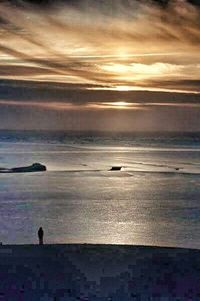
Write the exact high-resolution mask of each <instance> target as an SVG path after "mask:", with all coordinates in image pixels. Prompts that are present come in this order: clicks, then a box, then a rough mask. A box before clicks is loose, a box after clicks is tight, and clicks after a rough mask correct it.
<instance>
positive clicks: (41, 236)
mask: <svg viewBox="0 0 200 301" xmlns="http://www.w3.org/2000/svg"><path fill="white" fill-rule="evenodd" d="M43 236H44V231H43V229H42V227H40V228H39V230H38V239H39V245H43Z"/></svg>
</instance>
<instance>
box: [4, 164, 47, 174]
mask: <svg viewBox="0 0 200 301" xmlns="http://www.w3.org/2000/svg"><path fill="white" fill-rule="evenodd" d="M46 170H47V168H46V166H45V165H42V164H40V163H33V164H32V165H30V166H23V167H13V168H0V173H20V172H38V171H46Z"/></svg>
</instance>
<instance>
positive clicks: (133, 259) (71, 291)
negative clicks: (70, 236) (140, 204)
mask: <svg viewBox="0 0 200 301" xmlns="http://www.w3.org/2000/svg"><path fill="white" fill-rule="evenodd" d="M0 300H6V301H7V300H9V301H16V300H18V301H19V300H20V301H33V300H34V301H38V300H41V301H44V300H49V301H50V300H51V301H61V300H63V301H64V300H65V301H68V300H70V301H71V300H91V301H93V300H94V301H96V300H113V301H114V300H116V301H117V300H122V301H123V300H125V301H126V300H138V301H140V300H141V301H142V300H145V301H146V300H163V301H164V300H165V301H166V300H173V301H175V300H181V301H182V300H187V301H189V300H195V301H198V300H200V250H189V249H178V248H161V247H142V246H119V245H79V244H77V245H43V246H37V245H15V246H14V245H3V246H0Z"/></svg>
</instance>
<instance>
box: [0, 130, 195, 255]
mask: <svg viewBox="0 0 200 301" xmlns="http://www.w3.org/2000/svg"><path fill="white" fill-rule="evenodd" d="M36 162H37V163H41V164H44V165H46V167H47V171H46V172H35V173H15V174H14V173H13V174H12V173H9V174H8V173H7V174H6V173H1V174H0V242H2V243H3V244H32V243H34V244H35V243H38V237H37V231H38V228H39V227H42V228H43V229H44V242H45V243H47V244H51V243H94V244H129V245H154V246H169V247H189V248H198V249H200V133H100V132H98V133H96V132H65V131H56V132H54V131H28V130H27V131H10V130H1V131H0V167H2V168H12V167H20V166H28V165H31V164H32V163H36ZM113 166H117V167H121V170H118V171H111V170H110V169H111V168H112V167H113Z"/></svg>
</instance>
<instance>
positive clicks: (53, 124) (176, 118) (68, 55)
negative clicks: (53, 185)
mask: <svg viewBox="0 0 200 301" xmlns="http://www.w3.org/2000/svg"><path fill="white" fill-rule="evenodd" d="M199 49H200V5H199V3H198V1H197V0H196V1H191V2H188V1H183V0H170V1H160V2H158V1H136V0H115V1H113V0H82V1H75V0H69V1H67V0H65V1H64V0H62V1H59V0H57V1H53V0H49V1H45V0H43V1H42V0H41V1H39V0H38V1H23V0H18V1H17V0H12V1H4V0H2V1H1V2H0V129H49V130H59V129H62V130H63V129H64V130H100V131H130V132H134V131H136V132H137V131H187V132H192V131H200V51H199Z"/></svg>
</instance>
